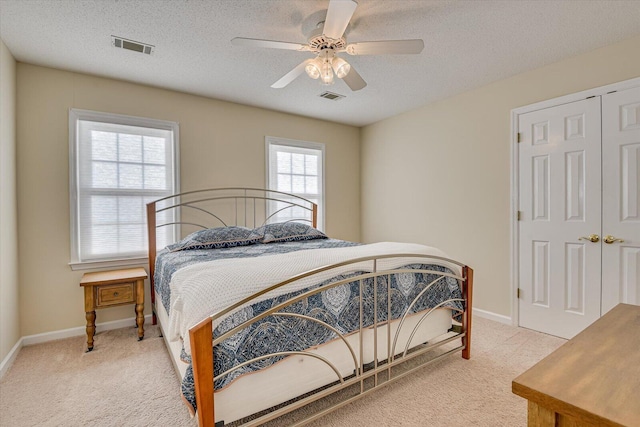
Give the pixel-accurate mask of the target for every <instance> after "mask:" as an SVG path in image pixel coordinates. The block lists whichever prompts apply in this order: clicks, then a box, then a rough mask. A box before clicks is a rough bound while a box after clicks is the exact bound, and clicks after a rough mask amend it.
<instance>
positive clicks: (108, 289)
mask: <svg viewBox="0 0 640 427" xmlns="http://www.w3.org/2000/svg"><path fill="white" fill-rule="evenodd" d="M135 301H136V293H135V283H125V284H118V285H113V286H100V287H99V288H98V295H97V301H96V307H105V306H109V305H116V304H127V303H132V302H135Z"/></svg>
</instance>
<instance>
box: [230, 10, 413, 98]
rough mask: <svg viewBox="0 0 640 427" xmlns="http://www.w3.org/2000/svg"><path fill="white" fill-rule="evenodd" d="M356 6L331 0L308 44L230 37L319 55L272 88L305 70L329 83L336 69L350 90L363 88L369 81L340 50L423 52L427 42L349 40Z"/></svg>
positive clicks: (352, 52)
mask: <svg viewBox="0 0 640 427" xmlns="http://www.w3.org/2000/svg"><path fill="white" fill-rule="evenodd" d="M357 6H358V4H357V3H356V2H355V1H354V0H330V1H329V8H328V10H327V17H326V18H325V20H324V22H320V23H319V24H318V27H317V28H316V30H314V31H313V32H312V33H311V35H310V36H309V40H308V43H307V44H300V43H290V42H282V41H274V40H262V39H249V38H243V37H236V38H234V39H232V40H231V43H232V44H233V45H234V46H252V47H266V48H272V49H285V50H297V51H304V52H311V53H313V54H315V55H316V57H315V58H310V59H307V60H305V61H303V62H302V63H301V64H299V65H298V66H297V67H295V68H294V69H293V70H291V71H289V72H288V73H287V74H285V75H284V76H283V77H282V78H281V79H280V80H278V81H277V82H275V83H274V84H272V85H271V87H272V88H275V89H280V88H283V87H285V86H287V85H288V84H289V83H291V82H292V81H293V80H295V79H296V78H297V77H298V76H300V75H301V74H302V73H303V72H306V73H307V75H308V76H309V77H311V78H312V79H318V78H319V79H320V81H321V83H322V84H325V85H330V84H332V83H333V81H334V72H335V76H336V77H338V78H339V79H342V80H344V82H345V83H346V84H347V86H349V88H351V90H353V91H356V90H360V89H362V88H364V87H365V86H366V85H367V82H365V81H364V79H363V78H362V77H361V76H360V74H358V72H357V71H356V70H355V69H354V68H353V66H351V64H349V63H348V62H347V61H345V60H344V59H343V58H340V57H339V56H338V54H339V53H342V52H347V53H348V54H349V55H379V54H415V53H420V52H422V49H423V48H424V42H423V41H422V40H420V39H412V40H384V41H371V42H358V43H349V44H347V40H346V39H345V37H344V32H345V30H346V29H347V25H349V21H350V20H351V17H352V16H353V13H354V12H355V10H356V7H357ZM323 24H324V25H323Z"/></svg>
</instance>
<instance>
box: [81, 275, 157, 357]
mask: <svg viewBox="0 0 640 427" xmlns="http://www.w3.org/2000/svg"><path fill="white" fill-rule="evenodd" d="M146 278H147V272H146V271H145V270H144V268H142V267H138V268H129V269H126V270H114V271H100V272H96V273H85V274H84V275H83V276H82V280H81V281H80V286H82V287H83V288H84V311H85V313H86V318H87V351H91V350H93V337H94V335H95V333H96V309H97V308H106V307H114V306H118V305H123V304H135V305H136V308H135V313H136V326H137V328H138V341H140V340H141V339H142V338H144V279H146Z"/></svg>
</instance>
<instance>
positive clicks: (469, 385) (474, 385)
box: [0, 318, 564, 427]
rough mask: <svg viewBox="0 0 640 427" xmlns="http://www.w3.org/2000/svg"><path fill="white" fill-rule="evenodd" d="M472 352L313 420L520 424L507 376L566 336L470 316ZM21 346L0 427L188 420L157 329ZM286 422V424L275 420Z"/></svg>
mask: <svg viewBox="0 0 640 427" xmlns="http://www.w3.org/2000/svg"><path fill="white" fill-rule="evenodd" d="M474 322H475V323H474V337H473V350H472V359H471V360H468V361H467V360H463V359H462V358H460V356H458V355H453V356H451V357H448V358H446V359H444V360H442V361H439V362H436V363H434V364H433V365H431V366H428V367H425V368H423V369H422V370H420V371H419V372H418V373H417V374H416V375H415V376H414V377H412V378H406V379H403V380H400V381H398V382H396V383H394V384H391V385H389V386H387V387H385V388H383V389H381V390H379V391H377V392H375V393H373V394H371V395H369V396H366V397H364V398H362V399H361V400H359V401H357V402H355V403H352V404H350V405H347V406H345V407H344V408H341V409H339V410H337V411H335V412H333V413H331V414H329V415H327V416H325V417H323V418H322V419H320V420H318V421H316V422H314V423H312V424H310V425H312V426H316V427H320V426H338V427H342V426H344V427H357V426H371V425H380V426H460V425H463V426H464V425H473V426H509V427H513V426H525V425H526V402H525V401H524V400H523V399H521V398H519V397H517V396H515V395H513V394H512V393H511V380H512V379H513V378H514V377H516V376H517V375H518V374H520V373H521V372H523V371H525V370H526V369H528V368H529V367H531V366H532V365H534V364H535V363H536V362H537V361H538V360H540V359H542V358H543V357H545V356H546V355H547V354H549V353H550V352H551V351H553V350H554V349H556V348H557V347H558V346H560V345H561V344H562V343H563V342H564V340H561V339H559V338H555V337H551V336H548V335H544V334H540V333H536V332H532V331H529V330H526V329H520V328H514V327H511V326H506V325H503V324H500V323H496V322H492V321H489V320H486V319H481V318H476V319H474ZM145 335H146V338H145V339H144V340H143V341H141V342H138V341H137V340H136V330H135V329H134V328H126V329H119V330H115V331H108V332H103V333H100V334H98V335H96V347H95V349H94V351H92V352H91V353H84V345H85V338H84V337H77V338H69V339H65V340H60V341H55V342H50V343H46V344H39V345H34V346H29V347H24V348H23V349H22V350H21V351H20V354H19V355H18V358H17V359H16V361H15V363H14V365H13V366H12V367H11V369H10V370H9V372H8V373H7V374H6V375H5V377H4V378H3V379H2V380H1V381H0V426H2V427H5V426H7V427H13V426H87V425H93V426H194V425H195V421H194V420H192V419H190V417H189V414H188V411H187V410H186V408H185V407H184V405H183V403H182V400H181V397H180V393H179V385H178V379H177V376H176V374H175V373H174V371H173V368H172V365H171V361H170V360H169V356H168V355H167V353H166V350H165V347H164V343H163V341H162V338H161V337H159V332H158V329H157V328H156V327H152V326H148V327H147V331H146V334H145ZM273 424H274V425H286V421H284V420H283V421H280V422H278V423H273Z"/></svg>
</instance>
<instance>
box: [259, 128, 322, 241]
mask: <svg viewBox="0 0 640 427" xmlns="http://www.w3.org/2000/svg"><path fill="white" fill-rule="evenodd" d="M266 142H267V181H268V183H267V185H268V188H269V189H270V190H277V191H282V192H285V193H292V194H295V195H296V196H300V197H304V198H305V199H307V200H309V201H311V202H314V203H316V204H317V205H318V229H320V230H322V229H324V144H320V143H315V142H306V141H292V140H285V139H278V138H272V137H267V139H266ZM284 207H285V204H283V203H270V204H269V209H268V212H267V215H271V214H274V213H275V215H274V218H273V219H272V222H284V221H291V220H296V219H299V218H308V212H307V211H305V210H303V209H301V208H297V207H294V208H291V209H284V210H282V211H280V209H282V208H284ZM278 211H280V212H278ZM276 212H277V213H276Z"/></svg>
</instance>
